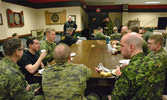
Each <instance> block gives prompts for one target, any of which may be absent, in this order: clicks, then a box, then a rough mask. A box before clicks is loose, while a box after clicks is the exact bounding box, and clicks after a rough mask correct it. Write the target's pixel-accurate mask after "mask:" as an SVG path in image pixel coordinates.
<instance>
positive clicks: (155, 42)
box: [147, 34, 167, 94]
mask: <svg viewBox="0 0 167 100" xmlns="http://www.w3.org/2000/svg"><path fill="white" fill-rule="evenodd" d="M163 42H164V38H163V36H162V35H161V34H153V35H150V37H149V38H148V47H149V49H150V51H151V52H150V53H149V54H148V55H147V56H148V57H149V58H152V57H155V58H157V59H159V60H160V61H161V62H162V63H163V64H164V67H165V69H166V70H165V71H166V81H165V82H166V83H165V89H164V94H167V52H166V51H165V50H164V48H163Z"/></svg>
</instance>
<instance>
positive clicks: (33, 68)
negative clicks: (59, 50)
mask: <svg viewBox="0 0 167 100" xmlns="http://www.w3.org/2000/svg"><path fill="white" fill-rule="evenodd" d="M26 44H27V47H28V50H27V51H25V52H24V54H23V56H22V58H21V59H20V60H19V61H18V65H19V66H20V69H21V71H22V72H23V74H24V75H25V78H26V80H27V81H28V83H29V84H33V83H39V84H41V81H42V78H41V77H38V76H34V74H35V73H37V72H38V69H41V68H43V67H44V65H43V63H42V60H43V59H44V58H45V56H46V52H42V53H41V55H39V53H38V52H37V51H38V50H39V47H40V45H39V41H38V39H37V38H36V37H29V38H28V39H27V41H26Z"/></svg>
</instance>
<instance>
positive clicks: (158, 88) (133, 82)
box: [111, 34, 165, 100]
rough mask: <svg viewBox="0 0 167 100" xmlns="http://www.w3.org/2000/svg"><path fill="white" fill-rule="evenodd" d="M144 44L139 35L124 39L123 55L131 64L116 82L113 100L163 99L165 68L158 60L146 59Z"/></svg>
mask: <svg viewBox="0 0 167 100" xmlns="http://www.w3.org/2000/svg"><path fill="white" fill-rule="evenodd" d="M142 43H143V40H142V38H141V37H140V36H139V35H137V34H126V35H124V36H123V37H122V39H121V54H122V55H123V57H124V58H127V59H130V62H129V64H128V65H127V66H126V67H124V68H123V69H122V70H121V71H122V75H120V76H119V77H118V80H116V82H115V85H114V89H113V92H112V97H111V99H112V100H161V99H162V94H163V89H164V82H165V72H164V66H163V64H162V63H161V62H160V61H159V60H158V59H155V58H149V57H144V54H143V50H142Z"/></svg>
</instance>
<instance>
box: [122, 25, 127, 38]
mask: <svg viewBox="0 0 167 100" xmlns="http://www.w3.org/2000/svg"><path fill="white" fill-rule="evenodd" d="M127 33H128V27H127V26H122V28H121V34H122V36H124V35H125V34H127Z"/></svg>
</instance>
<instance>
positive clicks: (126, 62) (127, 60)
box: [119, 59, 130, 64]
mask: <svg viewBox="0 0 167 100" xmlns="http://www.w3.org/2000/svg"><path fill="white" fill-rule="evenodd" d="M129 61H130V59H123V60H120V61H119V63H121V64H129Z"/></svg>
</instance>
